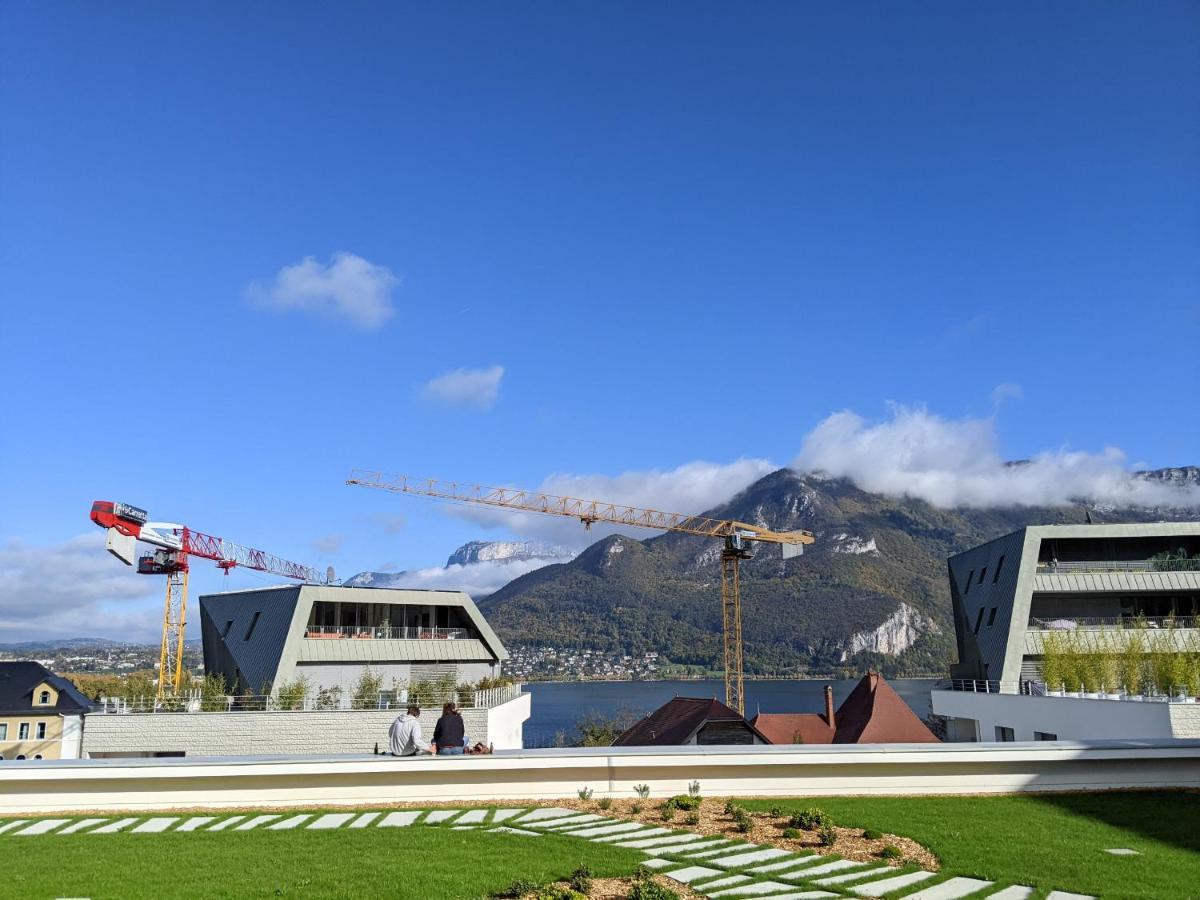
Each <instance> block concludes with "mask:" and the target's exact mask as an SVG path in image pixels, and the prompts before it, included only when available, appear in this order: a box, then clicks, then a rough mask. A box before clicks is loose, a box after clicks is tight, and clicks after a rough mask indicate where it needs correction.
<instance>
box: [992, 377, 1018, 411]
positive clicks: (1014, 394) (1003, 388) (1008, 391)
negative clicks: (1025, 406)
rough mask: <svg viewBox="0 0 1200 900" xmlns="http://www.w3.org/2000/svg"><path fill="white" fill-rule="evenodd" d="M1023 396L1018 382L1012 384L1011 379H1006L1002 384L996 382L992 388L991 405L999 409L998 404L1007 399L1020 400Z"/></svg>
mask: <svg viewBox="0 0 1200 900" xmlns="http://www.w3.org/2000/svg"><path fill="white" fill-rule="evenodd" d="M1024 396H1025V392H1024V391H1023V390H1021V386H1020V385H1019V384H1014V383H1012V382H1011V381H1006V382H1004V383H1003V384H998V385H996V386H995V387H994V388H992V406H993V408H995V409H999V408H1000V405H1001V404H1002V403H1004V402H1005V401H1007V400H1020V399H1021V398H1022V397H1024Z"/></svg>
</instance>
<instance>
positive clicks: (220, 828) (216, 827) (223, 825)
mask: <svg viewBox="0 0 1200 900" xmlns="http://www.w3.org/2000/svg"><path fill="white" fill-rule="evenodd" d="M244 818H246V817H245V816H233V817H232V818H229V819H225V820H224V821H221V822H218V823H217V824H216V825H213V826H212V827H211V828H209V829H208V830H209V831H224V830H225V829H226V828H228V827H229V826H230V825H236V824H237V823H238V822H240V821H242V819H244ZM92 834H95V832H92Z"/></svg>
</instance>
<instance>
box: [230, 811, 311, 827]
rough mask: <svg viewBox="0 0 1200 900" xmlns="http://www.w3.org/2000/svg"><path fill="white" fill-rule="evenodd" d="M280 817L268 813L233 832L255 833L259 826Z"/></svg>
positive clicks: (243, 824)
mask: <svg viewBox="0 0 1200 900" xmlns="http://www.w3.org/2000/svg"><path fill="white" fill-rule="evenodd" d="M279 817H280V814H279V813H267V814H266V815H263V816H255V817H254V818H253V819H250V820H249V821H248V822H243V823H242V824H241V825H239V826H237V828H235V829H233V830H234V831H253V830H254V829H255V828H257V827H258V826H259V825H266V824H267V823H268V822H274V821H275V820H276V819H278V818H279ZM308 827H309V828H312V826H311V825H309V826H308Z"/></svg>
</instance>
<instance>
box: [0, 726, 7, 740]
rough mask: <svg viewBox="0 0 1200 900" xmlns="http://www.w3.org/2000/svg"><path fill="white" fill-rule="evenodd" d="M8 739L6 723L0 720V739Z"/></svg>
mask: <svg viewBox="0 0 1200 900" xmlns="http://www.w3.org/2000/svg"><path fill="white" fill-rule="evenodd" d="M7 740H8V723H7V722H0V741H7Z"/></svg>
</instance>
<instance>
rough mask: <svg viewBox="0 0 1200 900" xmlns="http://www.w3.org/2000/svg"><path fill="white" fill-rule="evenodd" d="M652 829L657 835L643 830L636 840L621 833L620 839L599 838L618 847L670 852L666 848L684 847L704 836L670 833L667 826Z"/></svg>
mask: <svg viewBox="0 0 1200 900" xmlns="http://www.w3.org/2000/svg"><path fill="white" fill-rule="evenodd" d="M652 830H653V831H657V832H658V836H657V837H650V836H649V835H650V832H649V831H643V832H641V833H640V834H639V835H638V836H637V840H626V838H628V837H629V835H622V836H621V839H620V840H616V839H614V838H601V840H605V841H609V840H611V841H613V842H614V843H615V844H616V845H617V846H618V847H630V848H632V849H634V850H647V849H649V848H651V847H654V848H655V849H658V848H660V847H661V848H664V849H663V851H662V852H664V853H670V852H672V851H671V850H668V849H666V848H668V847H673V846H674V845H680V848H679V849H681V850H682V849H684V846H686V845H687V844H694V843H695V842H696V841H701V840H704V836H703V835H700V834H672V833H671V830H670V829H669V828H655V829H652Z"/></svg>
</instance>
